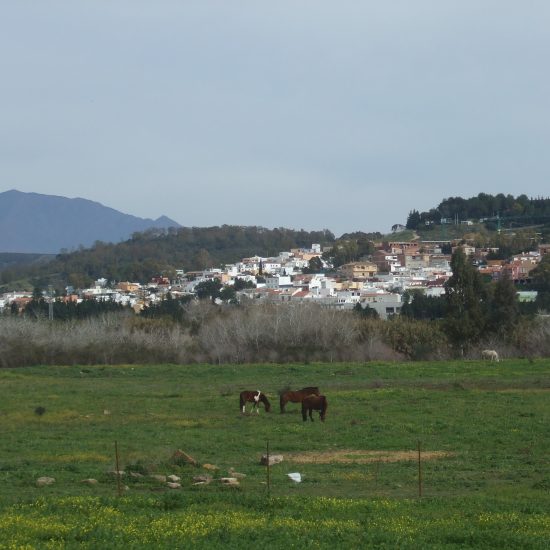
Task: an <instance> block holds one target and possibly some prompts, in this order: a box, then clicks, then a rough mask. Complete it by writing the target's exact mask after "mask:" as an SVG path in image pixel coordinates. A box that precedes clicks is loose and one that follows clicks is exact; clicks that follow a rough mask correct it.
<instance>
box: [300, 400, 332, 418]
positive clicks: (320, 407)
mask: <svg viewBox="0 0 550 550" xmlns="http://www.w3.org/2000/svg"><path fill="white" fill-rule="evenodd" d="M327 406H328V403H327V398H326V397H325V396H324V395H310V396H308V397H306V398H305V399H304V400H303V401H302V420H303V421H304V422H306V421H307V415H308V414H309V418H310V419H311V421H312V422H313V416H312V414H311V413H312V412H313V411H314V410H316V411H319V418H320V419H321V422H324V421H325V416H326V414H327Z"/></svg>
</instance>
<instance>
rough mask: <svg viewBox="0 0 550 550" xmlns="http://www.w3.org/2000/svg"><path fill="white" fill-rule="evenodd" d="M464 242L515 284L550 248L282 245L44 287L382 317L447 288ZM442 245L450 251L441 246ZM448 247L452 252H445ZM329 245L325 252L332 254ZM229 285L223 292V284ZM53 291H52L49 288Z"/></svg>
mask: <svg viewBox="0 0 550 550" xmlns="http://www.w3.org/2000/svg"><path fill="white" fill-rule="evenodd" d="M459 247H461V248H462V249H463V251H464V253H465V254H466V255H467V256H468V257H470V259H471V261H472V263H473V264H474V265H475V266H477V269H478V270H479V271H480V273H481V274H483V275H486V276H487V277H489V278H490V279H491V280H493V281H497V280H498V279H499V278H500V277H501V276H502V275H503V273H505V272H507V273H508V275H509V277H510V279H511V280H512V281H513V282H514V283H515V284H516V285H521V284H522V283H528V282H529V280H530V279H529V274H530V272H531V271H532V270H533V269H534V268H535V267H536V266H537V265H538V263H539V262H540V260H541V258H542V257H543V256H544V255H545V254H548V253H549V252H550V244H540V245H538V248H537V250H535V251H531V252H528V253H524V254H519V255H515V256H513V257H511V258H508V259H507V260H490V259H487V256H488V255H489V254H490V253H491V252H496V251H497V250H498V249H494V248H475V247H474V246H470V245H469V244H464V241H459V240H456V241H420V240H419V241H410V242H399V241H396V242H387V243H375V248H376V249H375V251H374V253H373V254H372V255H371V256H370V257H369V259H366V260H365V261H355V262H351V263H346V264H344V265H341V266H339V267H338V268H337V269H334V268H333V266H332V265H331V264H330V262H329V261H327V260H326V258H327V256H329V255H330V247H329V248H323V247H321V245H319V244H312V246H311V248H309V249H305V248H297V249H291V250H289V251H284V252H280V253H279V254H278V256H276V257H261V256H252V257H248V258H242V259H241V260H240V261H238V262H236V263H234V264H228V265H225V267H224V268H213V267H210V268H207V269H204V270H202V271H188V272H185V271H184V270H178V271H177V272H176V277H175V278H174V279H173V280H170V279H169V278H167V277H164V276H158V277H154V278H152V280H150V281H147V282H143V281H140V282H137V281H132V282H129V281H124V282H115V281H108V280H106V279H105V278H101V279H98V280H97V281H96V282H95V284H94V286H92V287H90V288H82V289H74V288H71V287H67V288H66V294H65V295H64V296H55V297H54V296H53V295H50V294H48V292H47V291H45V292H44V297H45V298H46V299H47V300H49V301H52V300H58V301H65V302H75V303H80V302H82V301H84V300H97V301H110V302H113V303H116V304H120V305H122V306H127V307H130V308H132V309H133V310H134V311H135V312H136V313H139V312H140V311H142V310H143V309H144V308H147V307H149V306H151V305H154V304H158V303H159V302H161V301H162V300H165V299H167V298H168V297H171V298H182V297H194V298H198V297H200V296H201V293H200V290H201V289H203V290H204V288H205V287H206V288H207V287H208V284H209V283H210V284H214V283H215V284H216V285H217V287H218V288H219V289H221V290H222V292H221V293H219V295H220V297H217V298H215V300H216V301H217V302H218V303H222V302H223V301H229V300H232V301H237V302H242V301H249V302H251V303H259V302H271V303H299V302H315V303H317V304H320V305H323V306H326V307H330V308H336V309H341V310H347V309H353V308H357V307H358V306H361V307H362V308H371V309H372V310H374V311H376V313H377V314H378V316H379V317H380V318H381V319H387V318H388V317H390V316H392V315H398V314H399V313H400V311H401V308H402V306H403V304H404V294H405V293H406V292H410V291H418V292H422V293H424V294H425V295H426V296H432V297H437V296H441V295H443V294H444V293H445V287H444V284H445V282H446V281H447V280H448V279H449V277H450V276H451V275H452V272H451V267H450V261H451V255H452V252H454V251H455V250H456V249H457V248H459ZM443 251H445V252H447V253H443ZM448 252H450V253H448ZM327 253H328V254H327ZM224 291H225V292H224ZM51 294H53V293H51ZM518 295H519V298H520V300H522V301H534V300H535V298H536V292H534V291H531V292H530V291H524V292H521V291H519V292H518ZM32 299H33V293H29V292H9V293H5V294H3V295H0V311H2V310H4V311H6V310H11V311H12V312H21V311H23V310H24V308H25V306H26V305H27V304H28V303H29V302H30V301H31V300H32Z"/></svg>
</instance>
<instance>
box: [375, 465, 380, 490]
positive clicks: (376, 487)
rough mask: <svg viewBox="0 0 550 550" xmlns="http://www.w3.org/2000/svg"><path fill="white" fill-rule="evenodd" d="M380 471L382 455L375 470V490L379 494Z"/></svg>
mask: <svg viewBox="0 0 550 550" xmlns="http://www.w3.org/2000/svg"><path fill="white" fill-rule="evenodd" d="M379 473H380V457H378V460H377V461H376V470H375V472H374V492H375V494H378V474H379Z"/></svg>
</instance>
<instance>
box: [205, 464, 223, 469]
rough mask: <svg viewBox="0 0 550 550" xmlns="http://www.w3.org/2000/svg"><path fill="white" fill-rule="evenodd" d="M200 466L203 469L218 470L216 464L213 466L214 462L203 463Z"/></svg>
mask: <svg viewBox="0 0 550 550" xmlns="http://www.w3.org/2000/svg"><path fill="white" fill-rule="evenodd" d="M202 467H203V468H204V469H205V470H219V468H218V467H217V466H214V464H203V465H202Z"/></svg>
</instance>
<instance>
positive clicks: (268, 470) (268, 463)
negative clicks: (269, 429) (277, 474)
mask: <svg viewBox="0 0 550 550" xmlns="http://www.w3.org/2000/svg"><path fill="white" fill-rule="evenodd" d="M266 451H267V452H266V456H267V496H268V497H270V496H271V475H270V474H271V471H270V469H271V465H270V461H269V439H268V440H267V449H266Z"/></svg>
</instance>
